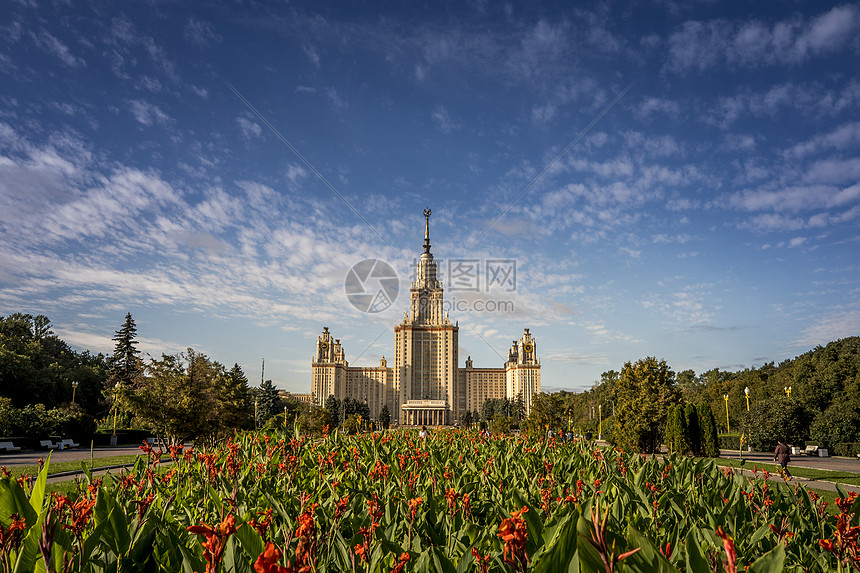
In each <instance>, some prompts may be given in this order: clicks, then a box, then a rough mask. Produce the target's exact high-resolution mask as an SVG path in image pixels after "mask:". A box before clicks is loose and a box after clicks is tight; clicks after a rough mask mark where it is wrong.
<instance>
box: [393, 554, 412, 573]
mask: <svg viewBox="0 0 860 573" xmlns="http://www.w3.org/2000/svg"><path fill="white" fill-rule="evenodd" d="M409 559H411V558H410V557H409V554H408V553H405V552H404V553H401V554H400V559H399V560H398V561H397V565H396V566H395V567H394V569H392V570H391V573H403V568H404V567H406V564H407V563H408V562H409Z"/></svg>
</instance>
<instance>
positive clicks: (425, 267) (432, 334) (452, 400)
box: [394, 209, 460, 425]
mask: <svg viewBox="0 0 860 573" xmlns="http://www.w3.org/2000/svg"><path fill="white" fill-rule="evenodd" d="M430 214H431V211H430V209H425V210H424V219H425V221H424V252H423V253H421V257H420V258H419V260H418V269H417V271H418V272H417V276H416V278H415V281H413V282H412V286H411V288H410V305H409V313H408V314H406V315H405V316H404V318H403V321H402V322H400V323H399V324H396V325H395V326H394V343H395V349H394V390H395V392H396V393H397V399H396V402H397V405H398V407H399V408H398V409H399V411H400V416H399V417H400V422H401V423H402V424H428V425H437V424H452V423H453V421H454V418H455V416H456V415H457V412H456V410H457V408H458V401H457V398H458V396H457V389H458V387H459V386H460V385H459V380H458V377H457V374H458V372H457V351H458V334H459V330H460V329H459V327H458V326H457V325H456V324H452V323H451V320H450V319H449V318H448V315H447V313H444V312H443V299H442V296H443V289H442V283H441V282H440V281H438V280H437V279H436V262H435V261H434V260H433V254H432V253H431V252H430Z"/></svg>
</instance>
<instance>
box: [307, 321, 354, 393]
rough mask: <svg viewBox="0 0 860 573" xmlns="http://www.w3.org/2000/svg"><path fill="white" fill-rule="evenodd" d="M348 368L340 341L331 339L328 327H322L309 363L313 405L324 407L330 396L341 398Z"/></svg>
mask: <svg viewBox="0 0 860 573" xmlns="http://www.w3.org/2000/svg"><path fill="white" fill-rule="evenodd" d="M348 366H349V365H348V364H347V362H346V358H344V352H343V347H341V345H340V340H339V339H333V338H332V336H331V333H330V332H329V331H328V327H327V326H325V327H323V331H322V334H320V336H319V337H318V338H317V345H316V350H315V351H314V358H313V361H312V362H311V394H312V396H313V403H314V404H316V405H317V406H325V401H326V398H328V397H329V396H331V395H334V396H336V397H337V398H339V399H342V398H343V393H344V390H345V385H346V371H347V367H348Z"/></svg>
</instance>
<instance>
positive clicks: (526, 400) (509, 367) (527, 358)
mask: <svg viewBox="0 0 860 573" xmlns="http://www.w3.org/2000/svg"><path fill="white" fill-rule="evenodd" d="M505 384H506V392H505V393H506V394H507V397H508V398H509V399H510V400H522V404H523V409H524V412H525V415H526V416H528V415H529V412H531V409H532V399H533V398H534V395H535V394H536V393H538V392H540V359H538V357H537V343H536V342H535V339H534V337H533V336H532V335H531V333H529V329H528V328H526V329H525V332H524V333H523V335H522V336H521V337H520V339H519V340H514V343H513V344H512V345H511V349H510V351H509V352H508V361H507V362H506V363H505Z"/></svg>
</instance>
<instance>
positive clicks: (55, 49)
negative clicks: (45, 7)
mask: <svg viewBox="0 0 860 573" xmlns="http://www.w3.org/2000/svg"><path fill="white" fill-rule="evenodd" d="M30 36H31V37H32V38H33V40H34V41H35V42H36V45H37V46H39V47H40V48H42V49H43V50H45V51H46V52H48V53H50V54H53V55H54V56H56V57H57V59H59V60H60V61H61V62H62V63H63V64H65V65H66V66H68V67H70V68H81V67H84V66H86V65H87V62H86V61H85V60H84V59H83V58H79V57H77V56H75V55H74V54H72V52H71V50H69V47H68V46H66V45H65V44H64V43H63V42H61V41H60V40H58V39H57V38H56V37H54V36H53V35H51V33H50V32H48V31H46V30H41V31H40V32H39V33H38V34H36V33H33V32H30Z"/></svg>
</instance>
